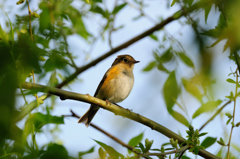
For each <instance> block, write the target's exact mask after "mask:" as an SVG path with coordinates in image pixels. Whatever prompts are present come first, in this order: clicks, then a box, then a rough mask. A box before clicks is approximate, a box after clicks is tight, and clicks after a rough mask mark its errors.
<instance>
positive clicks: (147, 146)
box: [144, 139, 153, 153]
mask: <svg viewBox="0 0 240 159" xmlns="http://www.w3.org/2000/svg"><path fill="white" fill-rule="evenodd" d="M152 144H153V140H151V141H149V140H148V139H146V140H145V147H146V148H145V150H144V153H147V152H148V151H149V150H150V148H151V147H152Z"/></svg>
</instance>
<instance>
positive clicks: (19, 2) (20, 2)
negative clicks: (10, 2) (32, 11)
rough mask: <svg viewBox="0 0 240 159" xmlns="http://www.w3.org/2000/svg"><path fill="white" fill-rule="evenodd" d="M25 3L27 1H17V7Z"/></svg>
mask: <svg viewBox="0 0 240 159" xmlns="http://www.w3.org/2000/svg"><path fill="white" fill-rule="evenodd" d="M23 2H25V0H19V1H17V3H16V4H17V5H19V4H22V3H23Z"/></svg>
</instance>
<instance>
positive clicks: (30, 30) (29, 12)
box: [26, 0, 33, 41]
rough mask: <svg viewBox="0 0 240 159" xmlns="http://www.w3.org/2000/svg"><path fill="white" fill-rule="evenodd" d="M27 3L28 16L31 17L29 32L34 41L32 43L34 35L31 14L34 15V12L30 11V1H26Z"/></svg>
mask: <svg viewBox="0 0 240 159" xmlns="http://www.w3.org/2000/svg"><path fill="white" fill-rule="evenodd" d="M26 3H27V5H28V16H29V32H30V35H31V39H32V41H33V35H32V24H31V23H32V22H31V14H32V12H31V9H30V6H29V1H28V0H26Z"/></svg>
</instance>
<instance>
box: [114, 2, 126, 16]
mask: <svg viewBox="0 0 240 159" xmlns="http://www.w3.org/2000/svg"><path fill="white" fill-rule="evenodd" d="M126 5H127V3H123V4H121V5H119V6H117V7H116V8H114V10H113V12H112V14H117V13H118V12H119V11H120V10H122V9H123V8H124V7H125V6H126Z"/></svg>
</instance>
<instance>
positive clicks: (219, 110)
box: [199, 100, 232, 131]
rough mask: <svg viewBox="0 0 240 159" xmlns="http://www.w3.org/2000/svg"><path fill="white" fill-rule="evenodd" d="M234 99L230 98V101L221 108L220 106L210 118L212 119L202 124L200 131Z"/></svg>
mask: <svg viewBox="0 0 240 159" xmlns="http://www.w3.org/2000/svg"><path fill="white" fill-rule="evenodd" d="M231 102H232V101H231V100H229V101H227V103H225V104H224V105H223V106H222V107H221V108H219V109H218V110H217V111H216V113H215V114H214V115H213V116H212V117H211V118H210V119H208V121H206V123H205V124H203V125H202V126H201V128H200V129H199V131H201V130H202V129H203V128H204V127H205V126H206V125H207V124H208V123H209V122H210V121H212V120H213V119H214V118H215V117H216V116H217V115H218V114H219V113H221V111H222V110H223V108H225V107H226V106H227V105H228V104H230V103H231Z"/></svg>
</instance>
